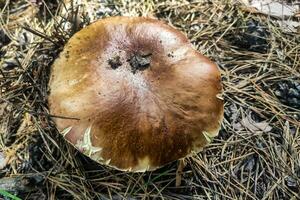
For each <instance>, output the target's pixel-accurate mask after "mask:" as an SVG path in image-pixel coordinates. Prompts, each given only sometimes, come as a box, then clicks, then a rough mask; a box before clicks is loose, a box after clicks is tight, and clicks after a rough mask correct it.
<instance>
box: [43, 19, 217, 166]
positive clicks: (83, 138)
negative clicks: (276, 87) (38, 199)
mask: <svg viewBox="0 0 300 200" xmlns="http://www.w3.org/2000/svg"><path fill="white" fill-rule="evenodd" d="M49 87H50V96H49V104H50V112H51V114H52V115H55V116H63V118H55V119H54V120H55V122H56V125H57V128H58V129H59V130H60V131H61V132H62V134H63V135H64V137H65V138H66V139H67V140H68V141H69V142H71V143H72V144H74V145H75V146H76V147H77V148H78V149H79V150H80V151H82V152H83V153H84V154H86V155H88V156H90V157H91V158H92V159H94V160H96V161H98V162H99V163H102V164H106V165H109V166H112V167H114V168H117V169H120V170H129V171H145V170H153V169H156V168H158V167H160V166H163V165H164V164H166V163H168V162H171V161H174V160H177V159H179V158H182V157H185V156H187V155H188V154H190V153H191V152H199V151H200V150H201V148H202V147H203V146H204V145H205V144H207V143H208V142H209V141H210V139H211V137H214V136H216V135H217V134H218V131H219V129H220V124H221V120H222V118H223V100H222V99H221V98H220V96H219V95H220V94H221V93H222V85H221V79H220V72H219V70H218V68H217V66H216V65H215V64H214V63H213V62H211V61H210V60H209V59H208V58H206V57H204V56H203V55H201V54H200V53H199V52H197V51H196V50H195V49H194V48H193V47H192V45H191V44H190V43H189V42H188V39H187V38H186V37H185V35H183V34H182V33H181V32H180V31H178V30H176V29H174V28H173V27H171V26H169V25H167V24H165V23H163V22H160V21H158V20H155V19H150V18H142V17H111V18H106V19H103V20H99V21H97V22H95V23H93V24H91V25H89V26H87V27H86V28H84V29H82V30H81V31H79V32H78V33H76V34H75V35H74V36H73V37H72V38H71V39H70V40H69V42H68V44H67V45H66V46H65V48H64V51H63V52H62V53H61V54H60V57H59V58H58V59H57V60H56V61H55V63H54V64H53V66H52V73H51V80H50V83H49ZM71 118H75V119H71Z"/></svg>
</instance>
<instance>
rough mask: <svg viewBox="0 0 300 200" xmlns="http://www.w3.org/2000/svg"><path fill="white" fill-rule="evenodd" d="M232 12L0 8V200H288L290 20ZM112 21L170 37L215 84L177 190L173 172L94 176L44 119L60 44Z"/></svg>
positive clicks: (295, 45)
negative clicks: (215, 101)
mask: <svg viewBox="0 0 300 200" xmlns="http://www.w3.org/2000/svg"><path fill="white" fill-rule="evenodd" d="M57 2H59V3H57ZM65 2H68V1H65ZM242 2H244V1H241V2H238V1H225V0H216V1H209V0H202V1H190V2H188V1H186V0H178V1H173V0H163V1H155V0H146V1H143V2H142V1H129V0H90V1H87V0H82V1H81V3H80V4H75V3H74V4H72V5H70V4H68V3H66V4H65V3H64V2H63V1H55V0H49V1H43V0H30V1H25V0H19V1H16V0H15V1H14V0H11V1H5V0H0V9H1V10H0V12H1V14H0V48H1V50H0V59H1V60H0V116H1V117H0V199H1V197H2V198H4V199H20V198H21V199H124V198H126V199H154V198H155V199H253V200H256V199H299V198H300V27H299V24H298V28H297V27H293V26H294V24H295V23H296V24H297V23H299V17H300V16H299V13H298V14H294V15H291V16H277V15H269V14H266V13H264V12H262V11H260V10H258V9H255V8H254V7H250V6H249V5H248V6H247V5H245V4H243V3H242ZM115 15H126V16H150V17H155V18H158V19H160V20H163V21H165V22H166V23H169V24H171V25H173V26H174V27H176V28H177V29H179V30H181V31H182V32H183V33H185V34H186V35H187V36H188V38H189V40H190V41H191V42H192V43H193V45H194V46H195V48H197V49H198V50H199V51H200V52H201V53H203V54H204V55H205V56H208V57H209V58H210V59H212V60H213V61H215V62H216V63H217V64H218V66H219V67H220V70H221V72H222V81H223V86H224V100H225V118H224V121H223V124H222V130H221V131H220V134H219V136H218V137H216V138H215V139H214V140H213V142H212V143H211V144H210V145H208V146H207V147H206V148H204V150H203V151H202V152H200V153H199V154H197V155H194V156H192V157H189V158H186V159H185V161H186V163H187V166H186V167H185V168H184V170H183V175H182V183H181V186H180V187H175V177H176V176H175V174H176V169H177V162H173V163H170V164H168V165H167V166H165V167H163V168H161V169H159V170H156V171H153V172H146V173H125V172H120V171H117V170H113V169H110V168H108V167H105V166H101V165H99V164H97V163H95V162H94V161H92V160H90V159H89V158H87V157H86V156H84V155H82V154H81V153H79V152H78V151H77V150H76V149H74V148H73V147H72V146H71V145H69V144H68V143H67V142H65V141H64V139H63V138H62V136H61V135H60V134H59V133H58V131H57V130H56V128H55V125H54V123H53V121H52V120H51V117H50V116H49V111H48V107H47V92H48V87H47V83H48V80H49V72H50V67H51V64H52V63H53V61H54V60H55V58H57V56H58V54H59V52H60V51H61V50H62V49H63V46H64V44H65V43H66V42H67V41H68V39H69V38H70V37H71V36H72V35H73V34H74V33H75V32H77V31H78V30H80V29H81V28H82V27H85V26H86V25H88V24H89V23H91V22H93V21H95V20H97V19H101V18H104V17H108V16H115Z"/></svg>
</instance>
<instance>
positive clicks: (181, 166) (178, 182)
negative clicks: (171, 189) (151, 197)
mask: <svg viewBox="0 0 300 200" xmlns="http://www.w3.org/2000/svg"><path fill="white" fill-rule="evenodd" d="M185 166H186V163H185V161H184V158H182V159H179V160H178V167H177V170H176V183H175V186H176V187H179V186H180V185H181V180H182V172H183V169H184V168H185Z"/></svg>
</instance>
